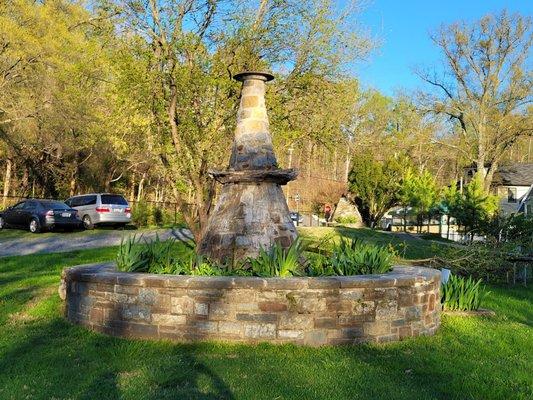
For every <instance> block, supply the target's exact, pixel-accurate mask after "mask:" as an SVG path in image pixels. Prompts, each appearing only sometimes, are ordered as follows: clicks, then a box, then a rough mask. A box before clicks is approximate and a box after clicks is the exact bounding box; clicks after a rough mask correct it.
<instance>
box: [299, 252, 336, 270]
mask: <svg viewBox="0 0 533 400" xmlns="http://www.w3.org/2000/svg"><path fill="white" fill-rule="evenodd" d="M306 275H307V276H334V275H337V274H336V273H335V270H334V269H333V266H332V265H331V260H330V259H329V258H328V257H327V256H325V255H323V254H320V253H316V254H312V255H310V257H308V262H307V266H306Z"/></svg>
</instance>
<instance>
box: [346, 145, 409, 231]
mask: <svg viewBox="0 0 533 400" xmlns="http://www.w3.org/2000/svg"><path fill="white" fill-rule="evenodd" d="M407 167H408V164H407V162H406V161H405V160H404V159H402V158H401V157H391V158H388V159H386V160H384V161H378V160H376V159H374V158H373V157H372V155H370V154H366V155H361V156H359V157H357V158H355V159H354V160H353V166H352V169H351V171H350V174H349V177H348V189H349V190H350V192H351V193H352V195H353V196H354V199H355V204H356V205H357V207H358V208H359V212H360V213H361V217H362V218H363V221H364V222H365V224H367V225H368V226H370V227H371V228H375V227H376V225H377V223H378V222H379V221H380V220H381V218H382V217H383V215H385V213H386V212H387V211H388V210H389V209H390V208H392V207H394V206H396V205H398V204H400V194H401V192H400V189H401V186H402V179H403V177H404V174H405V171H406V168H407Z"/></svg>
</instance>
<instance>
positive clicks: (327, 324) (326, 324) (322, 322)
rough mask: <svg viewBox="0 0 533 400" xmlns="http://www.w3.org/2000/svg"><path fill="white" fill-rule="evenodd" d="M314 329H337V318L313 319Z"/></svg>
mask: <svg viewBox="0 0 533 400" xmlns="http://www.w3.org/2000/svg"><path fill="white" fill-rule="evenodd" d="M315 328H317V329H319V328H325V329H335V328H337V318H335V317H329V318H315Z"/></svg>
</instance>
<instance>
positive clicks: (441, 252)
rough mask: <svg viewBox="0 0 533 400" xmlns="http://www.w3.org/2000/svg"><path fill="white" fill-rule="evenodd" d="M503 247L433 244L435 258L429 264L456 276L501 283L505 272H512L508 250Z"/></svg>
mask: <svg viewBox="0 0 533 400" xmlns="http://www.w3.org/2000/svg"><path fill="white" fill-rule="evenodd" d="M505 247H506V246H503V247H502V246H497V245H496V244H494V243H489V242H487V243H483V242H474V243H471V244H468V245H465V246H459V245H453V246H452V245H450V246H438V245H436V244H434V245H432V246H431V250H432V252H433V253H434V254H435V257H434V259H433V260H432V262H431V264H432V266H434V267H437V268H438V267H445V268H448V269H450V270H452V272H453V273H454V274H456V275H461V276H471V277H473V278H474V279H484V280H485V281H492V282H502V281H504V280H505V279H506V276H507V272H509V271H511V270H512V263H510V262H509V261H508V258H509V252H510V249H506V248H505Z"/></svg>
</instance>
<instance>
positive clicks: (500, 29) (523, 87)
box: [419, 11, 533, 190]
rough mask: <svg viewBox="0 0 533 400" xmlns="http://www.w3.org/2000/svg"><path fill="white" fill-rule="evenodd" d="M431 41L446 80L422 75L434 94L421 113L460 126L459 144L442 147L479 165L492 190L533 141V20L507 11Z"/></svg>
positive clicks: (484, 181)
mask: <svg viewBox="0 0 533 400" xmlns="http://www.w3.org/2000/svg"><path fill="white" fill-rule="evenodd" d="M431 38H432V40H433V42H434V44H435V45H436V46H437V47H438V48H439V49H440V50H441V52H442V55H443V63H444V66H445V68H446V74H445V75H444V76H438V75H437V74H436V73H428V72H420V73H419V76H420V77H421V78H422V79H423V80H424V81H426V82H427V83H429V84H430V85H431V86H432V87H433V88H434V89H435V91H432V92H430V93H426V94H424V95H423V96H422V97H421V102H422V108H423V109H425V110H426V111H431V112H433V113H436V114H438V115H443V116H445V117H447V118H449V119H451V121H452V123H456V125H454V127H456V129H454V132H457V134H456V135H455V137H454V138H453V139H455V140H447V141H443V140H439V139H437V141H438V142H440V143H442V144H443V145H445V146H448V147H451V148H452V149H454V151H457V152H460V154H461V155H462V156H463V157H464V159H465V160H466V161H467V162H472V163H474V164H475V165H476V167H477V170H478V171H479V173H480V179H481V180H482V184H483V187H484V188H485V190H488V189H489V188H490V185H491V183H492V179H493V176H494V173H495V172H496V171H497V169H498V166H499V164H500V162H501V161H502V159H503V158H504V157H505V156H506V155H507V153H508V151H509V150H510V149H511V148H512V147H513V146H514V145H515V143H517V141H518V140H520V138H522V137H524V136H529V137H531V136H532V135H533V122H532V119H531V111H532V109H531V107H528V105H529V104H531V102H532V100H533V98H532V95H533V92H532V90H533V80H532V75H531V70H530V69H529V68H528V64H527V60H528V57H529V54H530V48H531V44H532V41H533V31H532V22H531V18H530V17H525V16H521V15H519V14H512V15H511V14H509V13H508V12H507V11H502V12H501V13H499V14H496V15H487V16H485V17H483V18H481V19H480V20H479V21H476V22H475V23H466V22H457V23H453V24H451V25H449V26H443V27H442V28H441V29H440V30H439V31H438V32H437V33H436V34H434V35H432V37H431Z"/></svg>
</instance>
